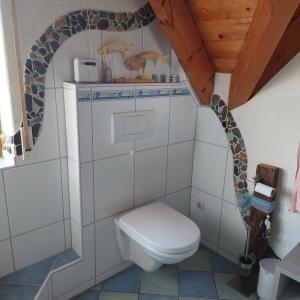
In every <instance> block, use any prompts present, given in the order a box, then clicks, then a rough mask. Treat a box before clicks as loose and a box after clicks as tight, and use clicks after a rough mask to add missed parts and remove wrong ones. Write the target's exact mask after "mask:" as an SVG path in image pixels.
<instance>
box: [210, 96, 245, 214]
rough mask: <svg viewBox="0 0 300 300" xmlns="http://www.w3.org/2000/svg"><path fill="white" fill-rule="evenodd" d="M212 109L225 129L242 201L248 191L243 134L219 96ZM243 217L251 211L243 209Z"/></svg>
mask: <svg viewBox="0 0 300 300" xmlns="http://www.w3.org/2000/svg"><path fill="white" fill-rule="evenodd" d="M210 107H211V109H212V110H213V111H214V112H215V113H216V115H217V117H218V118H219V120H220V122H221V124H222V126H223V127H224V130H225V133H226V135H227V139H228V142H229V145H230V149H231V152H232V157H233V175H234V176H233V178H234V187H235V192H236V195H237V197H238V198H239V199H242V197H243V195H245V194H248V190H247V163H248V160H247V152H246V147H245V142H244V140H243V138H242V135H241V132H240V130H239V128H238V127H237V124H236V122H235V121H234V119H233V116H232V114H231V112H230V110H229V108H228V107H227V105H226V103H225V102H224V101H223V100H222V99H221V98H220V96H218V95H213V97H212V101H211V105H210ZM241 214H242V216H243V217H245V216H247V215H249V214H250V211H249V209H247V208H246V209H241Z"/></svg>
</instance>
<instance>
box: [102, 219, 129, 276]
mask: <svg viewBox="0 0 300 300" xmlns="http://www.w3.org/2000/svg"><path fill="white" fill-rule="evenodd" d="M114 226H115V225H114V220H113V218H108V219H105V220H102V221H99V222H97V223H96V275H100V274H103V273H105V272H106V271H109V270H110V269H112V268H113V267H116V266H117V265H120V264H121V263H122V262H123V260H122V258H121V256H120V254H119V250H118V246H117V242H116V238H115V228H114Z"/></svg>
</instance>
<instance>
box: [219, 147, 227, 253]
mask: <svg viewBox="0 0 300 300" xmlns="http://www.w3.org/2000/svg"><path fill="white" fill-rule="evenodd" d="M228 151H229V150H228V149H227V154H226V164H225V172H224V180H223V191H222V205H221V214H220V221H219V232H218V245H217V247H218V248H217V249H218V252H219V250H220V240H221V227H222V226H221V225H222V217H223V206H224V201H223V198H224V192H225V182H226V172H227V163H228Z"/></svg>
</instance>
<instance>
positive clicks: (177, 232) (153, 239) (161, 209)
mask: <svg viewBox="0 0 300 300" xmlns="http://www.w3.org/2000/svg"><path fill="white" fill-rule="evenodd" d="M119 227H120V228H121V229H122V230H123V231H124V232H125V233H126V234H127V235H128V236H129V237H130V238H132V239H133V240H134V241H136V242H137V243H139V244H140V245H142V246H143V247H145V248H152V249H154V250H156V251H159V252H164V253H183V252H186V251H189V250H191V249H193V248H195V247H198V244H199V241H200V230H199V228H198V226H197V225H196V224H195V223H194V222H193V221H192V220H190V219H189V218H187V217H186V216H184V215H183V214H181V213H179V212H178V211H176V210H175V209H173V208H171V207H169V206H167V205H165V204H163V203H154V204H150V205H147V206H143V207H140V208H137V209H135V210H132V211H130V212H128V213H125V214H123V215H122V216H121V217H120V218H119Z"/></svg>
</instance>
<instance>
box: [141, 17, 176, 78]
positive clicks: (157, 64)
mask: <svg viewBox="0 0 300 300" xmlns="http://www.w3.org/2000/svg"><path fill="white" fill-rule="evenodd" d="M148 50H154V51H157V52H158V53H160V54H164V55H169V61H167V62H161V61H160V60H158V61H151V60H150V61H148V62H147V66H146V74H147V76H148V77H149V78H151V77H152V74H157V75H161V74H170V71H171V63H170V62H171V55H170V54H171V47H170V44H169V42H168V40H167V39H166V37H165V35H164V33H163V32H162V30H161V27H160V25H159V22H158V21H157V20H155V21H154V22H153V23H151V24H150V25H148V26H146V27H143V51H148Z"/></svg>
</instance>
